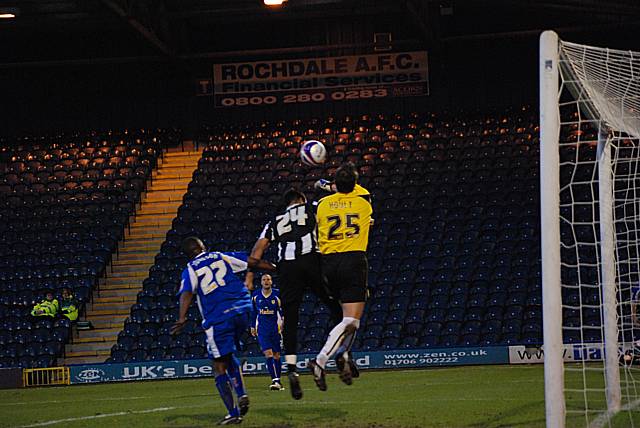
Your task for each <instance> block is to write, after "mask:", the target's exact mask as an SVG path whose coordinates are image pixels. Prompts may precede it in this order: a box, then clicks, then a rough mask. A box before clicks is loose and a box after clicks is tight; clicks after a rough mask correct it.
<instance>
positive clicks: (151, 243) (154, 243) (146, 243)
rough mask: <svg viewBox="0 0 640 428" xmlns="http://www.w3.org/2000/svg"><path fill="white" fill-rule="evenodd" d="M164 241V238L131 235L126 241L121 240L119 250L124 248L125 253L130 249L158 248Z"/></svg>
mask: <svg viewBox="0 0 640 428" xmlns="http://www.w3.org/2000/svg"><path fill="white" fill-rule="evenodd" d="M163 242H164V238H153V239H139V238H131V237H130V238H129V239H127V240H126V241H124V242H122V241H121V247H120V249H119V250H123V251H124V252H125V253H127V252H129V251H140V250H145V249H151V248H157V247H160V245H162V243H163ZM118 252H120V251H118Z"/></svg>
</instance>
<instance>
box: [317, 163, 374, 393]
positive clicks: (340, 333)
mask: <svg viewBox="0 0 640 428" xmlns="http://www.w3.org/2000/svg"><path fill="white" fill-rule="evenodd" d="M357 182H358V172H357V170H356V168H355V166H354V165H353V164H345V165H342V166H341V167H340V168H338V170H337V171H336V173H335V188H336V193H334V194H333V195H330V196H326V197H324V198H322V199H320V201H318V207H317V221H318V242H319V247H320V253H321V254H322V271H323V274H324V275H325V276H326V278H327V281H328V287H329V290H330V291H331V293H332V294H333V296H334V297H336V298H338V299H339V300H340V302H341V305H342V311H343V317H342V319H341V321H340V322H339V323H338V324H337V325H336V326H335V327H334V328H333V329H332V330H331V332H330V333H329V337H328V338H327V342H326V343H325V345H324V346H323V348H322V349H321V350H320V353H319V354H318V355H317V356H316V358H315V359H314V360H312V361H310V362H309V367H310V368H311V370H312V373H313V376H314V380H315V382H316V385H318V388H320V390H321V391H326V389H327V384H326V380H325V365H326V363H327V361H328V359H329V358H331V357H332V356H333V355H334V354H337V355H338V357H337V358H336V365H337V367H338V370H339V372H340V379H341V380H342V381H343V382H344V383H346V384H347V385H350V384H351V382H352V378H353V377H354V373H353V370H352V364H351V358H350V354H349V350H350V349H351V345H352V344H353V340H354V338H355V334H356V332H357V330H358V328H359V327H360V318H361V317H362V314H363V312H364V307H365V301H366V298H367V276H368V269H369V266H368V261H367V255H366V251H367V245H368V243H369V229H370V227H371V224H372V217H371V215H372V213H373V209H372V207H371V196H370V194H369V192H368V191H367V190H366V189H365V188H363V187H362V186H360V185H358V183H357Z"/></svg>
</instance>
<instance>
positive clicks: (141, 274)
mask: <svg viewBox="0 0 640 428" xmlns="http://www.w3.org/2000/svg"><path fill="white" fill-rule="evenodd" d="M147 275H149V272H115V271H114V272H113V273H108V274H107V279H110V278H113V279H124V278H129V279H135V278H144V277H146V276H147Z"/></svg>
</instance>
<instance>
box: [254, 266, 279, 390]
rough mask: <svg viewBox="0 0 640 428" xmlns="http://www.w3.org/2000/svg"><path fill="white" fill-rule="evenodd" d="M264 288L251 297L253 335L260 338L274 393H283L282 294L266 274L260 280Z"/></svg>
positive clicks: (270, 387) (259, 341)
mask: <svg viewBox="0 0 640 428" xmlns="http://www.w3.org/2000/svg"><path fill="white" fill-rule="evenodd" d="M260 284H261V285H262V288H260V289H259V290H256V292H255V293H254V294H253V296H252V297H251V302H252V303H253V322H252V323H251V335H252V336H255V337H257V338H258V343H259V344H260V349H261V350H262V353H263V354H264V356H265V358H266V359H267V370H268V371H269V374H270V375H271V385H270V386H269V389H271V390H272V391H281V390H283V389H284V388H283V387H282V384H281V383H280V374H281V372H282V363H281V361H280V351H281V348H282V344H281V343H282V335H281V334H280V331H281V328H282V305H281V303H280V293H279V292H278V290H275V289H274V288H273V287H272V285H273V280H272V279H271V275H269V274H266V273H265V274H264V275H262V278H260Z"/></svg>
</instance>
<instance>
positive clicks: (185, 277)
mask: <svg viewBox="0 0 640 428" xmlns="http://www.w3.org/2000/svg"><path fill="white" fill-rule="evenodd" d="M182 249H183V251H184V252H185V254H186V255H187V257H188V258H189V262H188V263H187V267H186V268H185V269H184V271H183V272H182V281H181V283H180V289H179V291H178V295H179V296H180V316H179V318H178V321H176V323H175V324H174V325H173V326H172V328H171V333H172V334H179V333H180V332H181V331H182V329H183V328H184V325H185V323H186V322H187V313H188V311H189V306H191V302H192V301H193V297H194V295H195V297H196V302H197V304H198V308H199V309H200V313H201V314H202V328H203V329H204V331H205V334H206V341H207V352H208V354H209V358H211V359H212V360H213V368H214V371H215V376H216V387H217V388H218V392H219V393H220V397H222V401H223V403H224V405H225V407H226V408H227V410H228V412H229V414H228V415H227V416H225V417H224V418H223V419H222V420H221V421H220V422H219V423H218V424H219V425H231V424H239V423H241V422H242V416H243V415H245V414H246V413H247V411H248V410H249V397H248V396H247V394H246V391H245V389H244V383H243V380H242V371H241V369H240V362H239V361H238V359H237V358H236V356H235V355H234V352H235V351H236V343H238V342H239V339H240V335H241V334H242V333H243V332H244V331H246V330H248V328H249V322H250V316H251V309H252V305H251V297H250V295H249V292H248V291H247V289H246V288H245V286H244V282H243V281H242V279H240V278H239V277H238V276H237V275H236V274H237V273H239V272H242V271H245V270H246V269H247V267H249V264H250V265H251V266H250V267H251V268H257V269H263V270H267V271H273V270H275V266H274V265H273V264H271V263H269V262H266V261H264V260H255V259H252V260H251V261H250V262H249V263H247V254H246V253H231V252H229V253H221V252H207V250H206V247H205V246H204V244H203V243H202V241H201V240H200V239H198V238H196V237H189V238H186V239H185V240H184V241H183V243H182ZM232 389H233V390H235V393H236V398H237V402H236V399H234V396H233V391H232Z"/></svg>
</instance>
